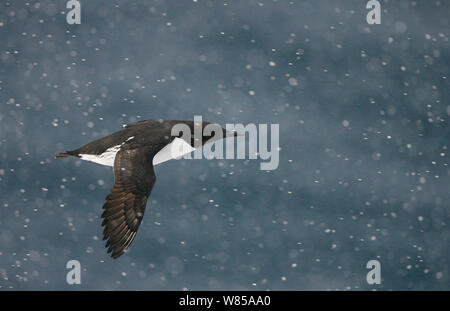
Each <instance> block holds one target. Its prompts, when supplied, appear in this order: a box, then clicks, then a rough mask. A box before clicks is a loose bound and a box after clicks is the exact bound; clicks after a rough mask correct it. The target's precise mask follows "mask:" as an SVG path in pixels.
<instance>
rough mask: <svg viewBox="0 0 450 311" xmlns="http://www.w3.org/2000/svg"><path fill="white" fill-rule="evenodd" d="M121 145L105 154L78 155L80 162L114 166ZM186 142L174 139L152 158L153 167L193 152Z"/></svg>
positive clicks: (109, 149)
mask: <svg viewBox="0 0 450 311" xmlns="http://www.w3.org/2000/svg"><path fill="white" fill-rule="evenodd" d="M120 147H122V145H117V146H114V147H111V148H108V149H107V150H106V151H105V152H103V153H102V154H100V155H94V154H80V157H81V160H85V161H91V162H94V163H98V164H101V165H107V166H114V159H115V158H116V154H117V152H119V150H120ZM194 150H195V148H192V146H191V145H189V144H188V143H187V142H185V141H184V140H183V139H181V138H175V139H174V140H173V141H172V142H171V143H170V144H168V145H167V146H165V147H164V148H162V149H161V150H160V151H159V152H158V153H157V154H156V155H155V156H154V158H153V165H158V164H161V163H163V162H166V161H169V160H172V159H176V158H180V157H182V156H184V155H185V154H188V153H190V152H192V151H194Z"/></svg>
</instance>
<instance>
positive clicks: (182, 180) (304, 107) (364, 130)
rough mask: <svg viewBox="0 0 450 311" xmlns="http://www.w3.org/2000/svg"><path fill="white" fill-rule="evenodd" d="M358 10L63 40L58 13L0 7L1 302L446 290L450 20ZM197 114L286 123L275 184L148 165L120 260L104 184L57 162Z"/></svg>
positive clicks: (308, 9) (183, 8) (241, 173)
mask: <svg viewBox="0 0 450 311" xmlns="http://www.w3.org/2000/svg"><path fill="white" fill-rule="evenodd" d="M365 4H366V1H343V0H341V1H282V0H278V1H252V0H248V1H228V2H225V3H224V2H217V1H204V0H198V1H143V0H142V1H125V0H124V1H98V0H91V1H83V0H82V1H81V5H82V17H81V24H80V25H68V24H67V22H66V18H65V13H66V12H67V10H66V8H65V1H39V2H38V1H28V2H27V1H1V2H0V38H1V40H0V56H1V61H0V66H1V67H0V288H1V289H41V290H50V289H68V290H70V289H98V290H105V289H122V290H135V289H138V290H143V289H150V290H164V289H171V290H182V289H189V290H196V289H197V290H198V289H207V290H214V289H222V290H229V289H271V290H281V289H285V290H311V289H318V290H325V289H331V290H334V289H339V290H346V289H352V290H354V289H363V290H369V289H374V288H376V289H381V290H389V289H397V290H407V289H415V290H421V289H426V290H431V289H434V290H449V289H450V279H449V259H450V248H449V242H450V229H449V220H450V211H449V203H448V202H449V199H450V197H449V167H448V159H449V157H448V148H449V137H450V130H449V124H448V120H449V115H450V105H449V100H450V88H449V80H450V78H449V76H448V74H449V69H450V56H449V55H450V53H449V42H448V37H449V29H450V27H449V26H450V25H449V15H448V12H450V6H449V3H448V2H446V1H381V7H382V19H381V25H368V24H367V23H366V14H367V12H368V10H367V9H366V8H365ZM194 115H201V116H202V117H203V119H204V120H208V121H211V122H218V123H220V124H222V125H225V124H226V123H243V124H248V123H255V124H259V123H264V124H272V123H277V124H280V147H281V150H280V164H279V167H278V169H277V170H274V171H270V172H266V171H261V170H259V164H260V161H259V160H210V161H208V160H193V161H188V160H182V161H171V162H168V163H164V164H162V165H160V166H157V167H156V174H157V182H156V185H155V187H154V189H153V193H152V196H151V198H150V200H149V203H148V206H147V211H146V215H145V218H144V223H143V224H142V226H141V227H140V229H139V232H138V234H137V236H136V239H135V241H134V242H133V244H132V246H131V248H130V251H129V252H128V253H127V254H125V255H123V256H122V257H121V258H119V259H118V260H112V259H111V258H110V257H108V255H107V254H106V250H105V249H104V243H103V242H102V241H101V236H102V231H101V230H102V228H101V226H100V224H101V220H100V218H99V216H100V214H101V207H102V205H103V202H104V197H105V196H106V195H107V193H108V191H109V189H110V187H111V185H112V183H113V175H112V170H111V169H110V168H108V167H103V166H100V165H96V164H93V163H89V162H81V161H79V160H76V159H70V160H69V159H68V160H58V161H57V160H55V159H54V158H53V155H54V153H55V152H57V151H63V150H68V149H74V148H76V147H79V146H81V145H83V144H85V143H87V142H89V141H91V140H94V139H96V138H99V137H102V136H104V135H108V134H110V133H112V132H114V131H117V130H119V129H121V127H122V125H123V124H126V123H130V122H135V121H138V120H144V119H186V120H192V119H193V117H194ZM71 259H76V260H79V261H80V263H81V267H82V284H81V285H79V286H69V285H67V283H66V273H67V271H68V270H67V269H66V267H65V266H66V262H67V261H69V260H71ZM372 259H377V260H379V261H380V263H381V270H382V272H381V273H382V283H381V284H380V285H368V284H367V282H366V274H367V272H368V269H366V263H367V262H368V261H369V260H372Z"/></svg>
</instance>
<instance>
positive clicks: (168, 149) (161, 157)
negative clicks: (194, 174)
mask: <svg viewBox="0 0 450 311" xmlns="http://www.w3.org/2000/svg"><path fill="white" fill-rule="evenodd" d="M194 150H195V148H192V146H191V145H189V144H188V143H187V142H185V141H184V140H183V139H181V138H178V137H177V138H175V139H174V140H172V142H171V143H170V144H168V145H166V146H165V147H164V148H162V149H161V150H160V151H159V152H158V153H157V154H156V155H155V157H154V158H153V165H158V164H160V163H163V162H166V161H169V160H172V159H177V158H180V157H182V156H184V155H185V154H188V153H190V152H192V151H194Z"/></svg>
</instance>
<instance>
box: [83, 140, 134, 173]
mask: <svg viewBox="0 0 450 311" xmlns="http://www.w3.org/2000/svg"><path fill="white" fill-rule="evenodd" d="M133 138H134V136H131V137H129V138H128V139H127V140H126V141H124V142H123V143H122V144H120V145H117V146H114V147H111V148H108V149H106V150H105V152H103V153H102V154H98V155H97V154H80V155H79V156H80V157H81V160H85V161H91V162H94V163H97V164H101V165H106V166H114V159H115V158H116V154H117V152H119V150H120V147H122V146H123V144H125V143H126V142H127V141H129V140H131V139H133Z"/></svg>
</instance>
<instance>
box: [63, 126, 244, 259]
mask: <svg viewBox="0 0 450 311" xmlns="http://www.w3.org/2000/svg"><path fill="white" fill-rule="evenodd" d="M209 124H210V125H215V126H216V128H215V130H212V131H204V129H205V127H206V126H207V125H209ZM180 125H181V126H184V128H185V129H188V130H189V131H186V132H188V133H192V134H190V135H180V134H179V133H178V134H177V135H172V128H174V126H180ZM198 132H200V133H201V134H200V135H194V133H198ZM208 132H210V134H207V133H208ZM218 132H220V134H219V133H218ZM196 136H199V137H196ZM232 136H238V134H237V133H236V132H232V131H227V130H225V129H223V128H221V127H220V126H218V125H217V124H213V123H210V122H198V121H195V120H194V121H179V120H164V121H163V120H160V121H155V120H145V121H140V122H136V123H132V124H128V125H126V126H125V127H124V129H122V130H121V131H118V132H115V133H113V134H111V135H109V136H106V137H103V138H101V139H98V140H95V141H93V142H90V143H88V144H86V145H84V146H82V147H80V148H78V149H75V150H72V151H65V152H59V153H57V154H56V155H55V157H56V158H65V157H77V158H80V159H81V160H86V161H92V162H95V163H98V164H102V165H108V166H112V167H113V170H114V185H113V187H112V189H111V191H110V192H109V194H108V196H107V197H106V202H105V204H104V205H103V209H104V211H103V214H102V218H103V222H102V226H103V227H104V228H103V240H107V241H106V247H107V248H108V253H111V257H113V258H114V259H116V258H118V257H119V256H121V255H122V254H123V253H124V252H125V250H126V249H127V248H128V247H129V246H130V244H131V243H132V242H133V239H134V237H135V236H136V232H137V230H138V228H139V225H140V224H141V222H142V218H143V217H144V212H145V206H146V204H147V199H148V197H149V196H150V193H151V191H152V188H153V185H154V184H155V180H156V176H155V172H154V170H153V166H155V165H157V164H160V163H163V162H166V161H168V160H171V159H174V158H178V157H181V156H183V155H185V154H187V153H189V152H192V151H193V150H195V149H197V148H201V147H202V146H203V145H205V144H207V143H211V142H214V141H216V140H218V139H221V138H226V137H232Z"/></svg>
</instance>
